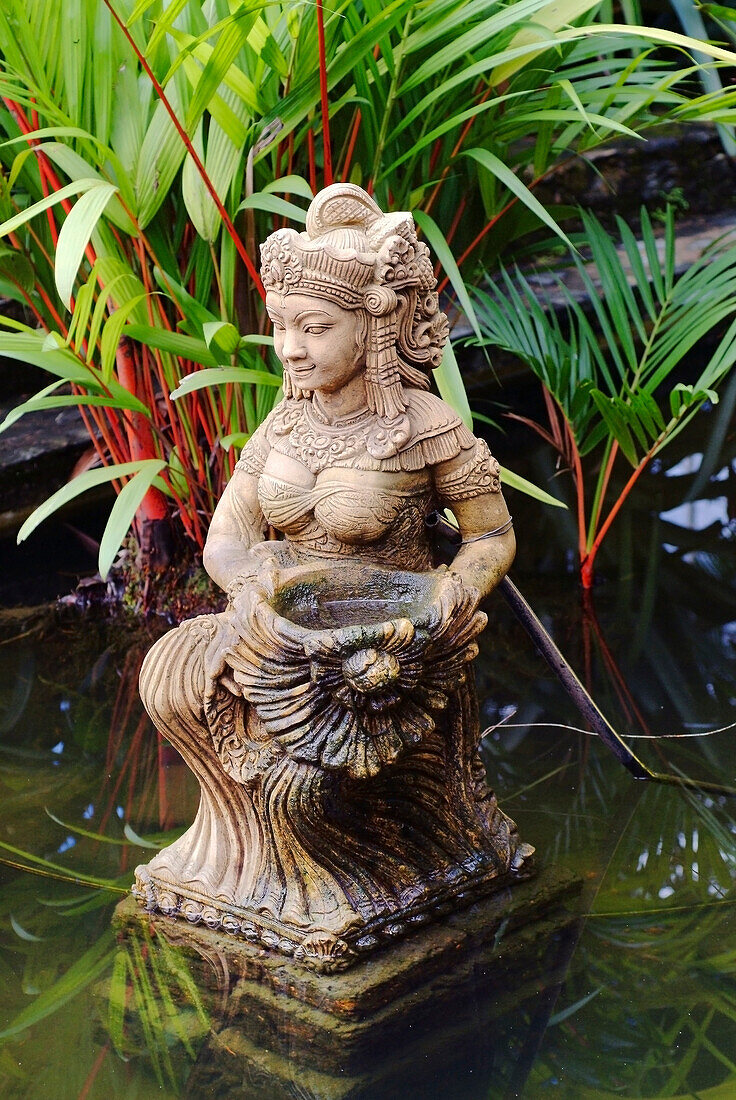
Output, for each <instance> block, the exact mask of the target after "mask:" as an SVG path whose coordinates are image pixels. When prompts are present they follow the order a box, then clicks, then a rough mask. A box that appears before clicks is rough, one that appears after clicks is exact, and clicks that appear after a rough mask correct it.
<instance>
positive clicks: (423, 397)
mask: <svg viewBox="0 0 736 1100" xmlns="http://www.w3.org/2000/svg"><path fill="white" fill-rule="evenodd" d="M405 400H406V415H407V417H408V418H409V425H410V429H411V430H410V434H409V438H408V440H407V442H406V445H405V446H404V447H403V448H402V450H401V452H400V454H399V457H400V459H401V465H402V467H403V468H404V469H414V470H416V469H420V468H422V467H424V466H435V465H437V463H438V462H448V461H449V460H450V459H452V458H457V456H458V455H459V454H461V453H462V452H463V451H468V450H469V449H470V448H472V447H474V446H475V443H476V439H475V436H474V435H473V433H472V432H471V431H470V430H469V429H468V428H466V426H465V425H464V424H463V422H462V420H461V419H460V417H459V416H458V414H457V413H456V412H455V410H454V409H452V408H450V406H449V405H448V404H446V403H445V402H444V401H443V400H442V399H441V398H439V397H436V396H435V395H434V394H433V393H428V392H427V391H426V390H419V389H407V390H406V391H405Z"/></svg>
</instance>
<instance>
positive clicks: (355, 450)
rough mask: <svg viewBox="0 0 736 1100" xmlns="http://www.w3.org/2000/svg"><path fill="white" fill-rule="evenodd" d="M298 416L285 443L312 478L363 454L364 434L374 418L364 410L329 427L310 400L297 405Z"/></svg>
mask: <svg viewBox="0 0 736 1100" xmlns="http://www.w3.org/2000/svg"><path fill="white" fill-rule="evenodd" d="M300 405H301V406H302V408H301V409H300V416H299V419H298V420H297V422H296V423H295V424H294V426H293V428H292V429H291V431H290V432H289V435H288V436H287V438H286V439H285V440H284V443H286V445H287V447H288V450H289V452H290V453H291V454H292V455H293V456H294V457H295V458H297V459H298V460H299V461H300V462H301V463H303V465H305V466H306V467H307V469H309V470H310V471H311V472H312V473H313V474H318V473H321V471H322V470H325V469H327V467H329V466H332V465H335V464H336V463H339V464H340V465H341V466H350V465H352V462H351V460H352V459H355V458H357V457H358V455H359V454H361V453H362V452H363V451H365V441H366V434H367V430H368V428H369V425H370V422H371V420H373V418H374V414H373V413H372V412H371V410H370V409H369V408H368V407H367V406H366V407H365V408H363V409H360V410H359V411H358V412H357V413H353V414H351V415H350V416H346V417H341V418H340V419H339V420H335V421H333V422H332V423H329V422H328V421H327V420H326V419H325V418H324V417H322V416H321V415H320V414H319V412H318V411H317V409H316V408H315V407H314V406H313V404H312V402H311V401H309V400H303V401H300Z"/></svg>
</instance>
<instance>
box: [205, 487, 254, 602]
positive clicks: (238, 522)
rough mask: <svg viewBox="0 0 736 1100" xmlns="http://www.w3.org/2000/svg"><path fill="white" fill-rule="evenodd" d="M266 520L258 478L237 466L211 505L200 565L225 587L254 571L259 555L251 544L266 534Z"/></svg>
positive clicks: (230, 588)
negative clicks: (212, 509)
mask: <svg viewBox="0 0 736 1100" xmlns="http://www.w3.org/2000/svg"><path fill="white" fill-rule="evenodd" d="M267 526H268V525H267V523H266V520H265V518H264V516H263V512H262V511H261V507H260V504H259V503H258V479H257V477H256V476H254V475H253V474H251V473H248V472H247V471H246V470H244V469H242V468H240V467H238V468H236V470H235V473H234V474H233V476H232V478H231V479H230V481H229V482H228V484H227V486H226V488H225V492H224V493H223V494H222V497H221V498H220V502H219V504H218V505H217V508H216V509H215V514H214V516H213V517H212V523H211V524H210V529H209V532H208V534H207V541H206V543H205V547H204V555H203V561H204V567H205V569H206V570H207V572H208V573H209V575H210V576H211V577H212V579H213V581H215V583H216V584H219V586H220V588H223V589H225V591H230V590H232V588H233V585H234V584H235V583H236V582H237V581H238V580H239V579H244V578H245V577H246V576H248V575H250V574H253V573H255V572H256V570H257V568H258V565H259V562H260V559H259V558H258V557H256V556H255V555H254V554H252V553H251V549H252V547H254V546H255V545H256V544H257V543H260V542H262V541H263V540H264V538H265V537H266V531H267Z"/></svg>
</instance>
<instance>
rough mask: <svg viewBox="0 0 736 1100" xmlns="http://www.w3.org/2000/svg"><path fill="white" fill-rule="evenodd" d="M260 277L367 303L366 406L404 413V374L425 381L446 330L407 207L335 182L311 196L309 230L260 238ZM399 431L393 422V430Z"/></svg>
mask: <svg viewBox="0 0 736 1100" xmlns="http://www.w3.org/2000/svg"><path fill="white" fill-rule="evenodd" d="M261 277H262V279H263V285H264V286H265V288H266V290H271V291H274V292H275V293H276V294H279V295H281V296H282V297H284V296H285V295H287V294H291V293H301V294H314V295H316V296H318V297H320V298H327V299H329V300H330V301H332V302H335V303H336V304H337V305H339V306H342V308H343V309H365V310H366V312H367V314H368V317H369V325H368V338H367V346H366V390H367V394H368V401H369V404H370V407H371V408H372V409H373V411H374V412H376V413H378V415H379V416H380V417H381V418H383V419H385V420H388V421H389V422H396V421H397V418H398V419H402V418H403V420H406V417H405V415H404V414H405V409H406V403H405V401H404V397H403V390H402V386H401V380H402V378H403V379H405V380H406V381H407V382H409V384H410V385H413V386H420V387H422V388H426V387H427V386H428V384H429V383H428V379H427V375H426V371H427V370H428V369H429V368H431V367H435V366H437V365H438V364H439V360H440V357H441V354H442V346H443V344H444V342H445V339H446V337H447V319H446V317H445V315H444V313H441V312H440V309H439V304H438V299H437V295H436V293H435V287H436V279H435V277H434V271H433V269H432V263H431V261H430V257H429V249H428V248H427V246H426V245H425V244H423V243H422V242H421V241H419V240H417V234H416V229H415V226H414V219H413V218H412V216H411V214H408V213H403V212H402V213H395V214H384V213H383V211H382V210H381V209H380V208H379V207H378V206H377V204H376V203H375V201H374V200H373V199H372V198H371V196H370V195H368V194H367V192H365V191H364V190H363V189H362V188H361V187H356V186H355V185H354V184H351V183H336V184H333V185H332V186H331V187H326V188H325V189H324V190H323V191H320V193H319V194H318V195H317V196H316V197H315V198H314V199H313V200H312V203H311V205H310V207H309V210H308V211H307V226H306V232H304V233H297V232H296V231H295V230H294V229H279V230H277V232H275V233H272V234H271V236H270V237H268V238H267V239H266V241H265V242H264V243H263V244H262V245H261ZM399 350H401V352H402V353H403V354H402V355H401V356H400V355H399ZM287 386H288V383H287ZM286 392H287V389H286V388H285V393H286ZM291 393H292V394H293V395H294V396H296V394H295V393H293V388H292V389H291ZM287 395H288V394H287ZM407 428H408V424H407ZM397 429H398V432H397ZM402 434H403V433H402V431H401V429H400V427H399V425H398V423H397V424H396V426H395V430H394V432H392V435H393V436H394V438H399V437H400V436H401V435H402Z"/></svg>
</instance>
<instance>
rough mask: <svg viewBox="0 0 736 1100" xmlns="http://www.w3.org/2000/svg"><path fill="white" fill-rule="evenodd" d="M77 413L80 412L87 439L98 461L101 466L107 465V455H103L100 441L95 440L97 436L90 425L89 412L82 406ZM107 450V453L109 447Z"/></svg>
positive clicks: (103, 451)
mask: <svg viewBox="0 0 736 1100" xmlns="http://www.w3.org/2000/svg"><path fill="white" fill-rule="evenodd" d="M79 412H80V415H81V417H82V420H83V421H84V426H85V428H86V429H87V431H88V432H89V437H90V439H91V441H92V446H93V447H94V449H95V451H96V452H97V457H98V458H99V460H100V462H101V463H102V465H103V466H107V465H109V463H108V457H107V454H105V450H104V448H103V447H101V446H100V441H99V439H98V438H97V434H96V432H95V430H94V427H93V425H92V420H91V417H90V415H89V412H88V410H87V408H85V406H84V405H80V406H79ZM105 446H107V444H105ZM107 449H108V451H109V450H110V448H109V447H108V448H107Z"/></svg>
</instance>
